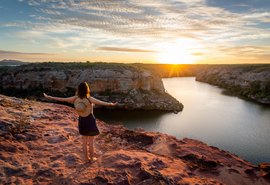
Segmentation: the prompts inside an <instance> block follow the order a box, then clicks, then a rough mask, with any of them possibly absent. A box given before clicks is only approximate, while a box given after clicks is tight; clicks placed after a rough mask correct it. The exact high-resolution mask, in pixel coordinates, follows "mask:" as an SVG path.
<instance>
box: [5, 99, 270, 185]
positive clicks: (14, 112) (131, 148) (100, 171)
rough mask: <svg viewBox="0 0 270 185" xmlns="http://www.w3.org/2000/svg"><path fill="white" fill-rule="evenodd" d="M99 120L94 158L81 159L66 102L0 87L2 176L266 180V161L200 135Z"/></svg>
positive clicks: (13, 179) (78, 180)
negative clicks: (26, 97)
mask: <svg viewBox="0 0 270 185" xmlns="http://www.w3.org/2000/svg"><path fill="white" fill-rule="evenodd" d="M98 126H99V128H100V130H101V132H102V133H101V134H100V135H99V136H98V137H97V138H96V144H95V147H96V149H97V150H96V155H97V157H98V160H97V161H96V162H94V163H85V162H84V161H83V156H82V155H81V154H82V146H81V145H82V143H81V138H80V135H79V134H78V130H77V115H76V113H75V112H74V110H73V109H72V108H70V107H67V106H63V105H59V104H52V103H51V104H50V103H41V102H36V101H29V100H23V99H18V98H11V97H7V96H3V95H0V184H27V185H30V184H89V185H90V184H93V185H94V184H111V185H112V184H115V185H116V184H123V185H128V184H140V185H143V184H147V185H150V184H155V185H158V184H269V183H270V181H269V165H268V164H261V165H260V167H259V166H255V165H252V164H251V163H249V162H247V161H244V160H242V159H240V158H239V157H237V156H235V155H233V154H230V153H228V152H226V151H222V150H219V149H218V148H216V147H212V146H208V145H206V144H204V143H202V142H200V141H196V140H192V139H183V140H178V139H176V138H175V137H172V136H169V135H166V134H161V133H154V132H145V131H142V130H140V131H130V130H127V129H126V128H124V127H123V126H112V125H107V124H106V123H104V122H102V121H98Z"/></svg>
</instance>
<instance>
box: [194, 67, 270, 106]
mask: <svg viewBox="0 0 270 185" xmlns="http://www.w3.org/2000/svg"><path fill="white" fill-rule="evenodd" d="M196 80H197V81H201V82H206V83H209V84H212V85H217V86H219V87H222V88H224V89H225V91H224V93H227V94H233V95H239V96H241V97H244V98H247V99H250V100H252V101H255V102H259V103H262V104H266V105H270V65H215V66H208V67H207V68H204V69H203V70H201V71H200V72H198V73H197V75H196Z"/></svg>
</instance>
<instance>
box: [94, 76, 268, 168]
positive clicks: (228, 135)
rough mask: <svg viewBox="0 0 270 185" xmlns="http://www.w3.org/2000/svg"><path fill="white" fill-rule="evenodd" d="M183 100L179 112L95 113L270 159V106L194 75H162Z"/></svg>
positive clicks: (254, 159)
mask: <svg viewBox="0 0 270 185" xmlns="http://www.w3.org/2000/svg"><path fill="white" fill-rule="evenodd" d="M163 82H164V86H165V88H166V90H167V91H168V92H169V93H170V94H171V95H173V96H174V97H175V98H176V99H178V100H179V101H181V102H182V103H183V104H184V110H183V111H182V112H181V113H178V114H174V113H162V112H156V111H112V110H100V111H97V110H96V113H95V114H96V117H98V118H100V119H102V120H104V121H106V122H109V123H122V124H124V125H125V126H126V127H128V128H130V129H134V128H136V127H142V128H144V129H145V130H149V131H159V132H162V133H167V134H170V135H174V136H176V137H178V138H183V137H188V138H193V139H198V140H201V141H203V142H206V143H207V144H209V145H213V146H217V147H219V148H221V149H223V150H227V151H230V152H232V153H235V154H237V155H239V156H241V157H242V158H244V159H246V160H248V161H251V162H253V163H259V162H270V142H269V141H270V134H269V133H270V108H269V107H264V106H261V105H259V104H255V103H253V102H248V101H245V100H243V99H239V98H237V97H233V96H226V95H223V94H222V89H220V88H217V87H215V86H211V85H209V84H205V83H201V82H196V81H195V78H169V79H163Z"/></svg>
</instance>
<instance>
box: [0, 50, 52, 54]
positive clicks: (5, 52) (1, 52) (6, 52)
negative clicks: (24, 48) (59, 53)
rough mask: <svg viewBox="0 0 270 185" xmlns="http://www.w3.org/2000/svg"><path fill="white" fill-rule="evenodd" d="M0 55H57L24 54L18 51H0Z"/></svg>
mask: <svg viewBox="0 0 270 185" xmlns="http://www.w3.org/2000/svg"><path fill="white" fill-rule="evenodd" d="M0 55H55V54H52V53H24V52H17V51H5V50H0Z"/></svg>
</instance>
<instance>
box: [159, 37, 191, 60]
mask: <svg viewBox="0 0 270 185" xmlns="http://www.w3.org/2000/svg"><path fill="white" fill-rule="evenodd" d="M189 48H190V43H187V42H183V41H179V42H177V43H172V44H165V45H163V46H162V47H161V48H160V50H159V52H158V54H157V61H158V62H159V63H162V64H193V63H194V62H195V58H194V56H193V55H192V53H190V51H189Z"/></svg>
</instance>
